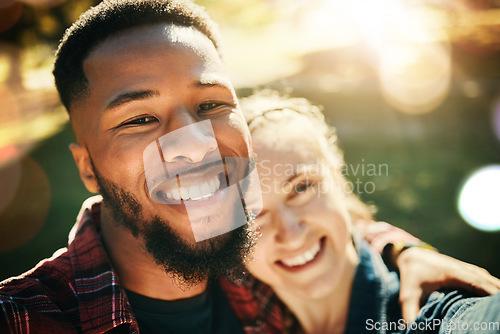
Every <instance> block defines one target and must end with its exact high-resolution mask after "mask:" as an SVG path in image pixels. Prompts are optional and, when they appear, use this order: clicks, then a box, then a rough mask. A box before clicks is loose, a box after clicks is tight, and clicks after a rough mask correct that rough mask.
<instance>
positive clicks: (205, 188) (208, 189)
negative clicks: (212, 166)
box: [165, 175, 220, 201]
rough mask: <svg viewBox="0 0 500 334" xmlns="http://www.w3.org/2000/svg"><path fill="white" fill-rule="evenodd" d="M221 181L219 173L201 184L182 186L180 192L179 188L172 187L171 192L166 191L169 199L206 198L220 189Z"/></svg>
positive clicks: (193, 199)
mask: <svg viewBox="0 0 500 334" xmlns="http://www.w3.org/2000/svg"><path fill="white" fill-rule="evenodd" d="M219 187H220V181H219V175H215V176H214V177H212V178H211V179H210V180H208V181H207V182H205V183H203V184H201V185H193V186H190V187H181V188H180V192H179V189H177V188H175V189H172V190H171V191H170V192H165V196H166V197H167V198H169V199H174V200H177V201H178V200H181V199H182V200H184V201H186V200H192V201H196V200H200V199H205V198H208V197H210V196H212V195H213V194H214V193H216V192H217V190H219Z"/></svg>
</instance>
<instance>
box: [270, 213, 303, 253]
mask: <svg viewBox="0 0 500 334" xmlns="http://www.w3.org/2000/svg"><path fill="white" fill-rule="evenodd" d="M274 216H275V217H274V219H275V223H276V224H277V231H276V232H277V233H276V236H275V238H276V241H277V242H281V243H287V244H294V243H297V244H298V246H301V244H302V240H303V238H304V237H305V230H306V225H305V223H304V222H303V221H302V219H301V218H300V217H299V216H298V215H297V214H296V213H295V212H294V211H293V210H292V209H290V208H285V207H283V208H279V209H278V210H276V213H275V215H274ZM291 246H293V245H291Z"/></svg>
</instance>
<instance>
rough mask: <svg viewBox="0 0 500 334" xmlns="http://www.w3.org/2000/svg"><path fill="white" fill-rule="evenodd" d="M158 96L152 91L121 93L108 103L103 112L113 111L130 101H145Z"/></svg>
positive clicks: (157, 93) (156, 92)
mask: <svg viewBox="0 0 500 334" xmlns="http://www.w3.org/2000/svg"><path fill="white" fill-rule="evenodd" d="M158 95H160V93H159V92H158V91H154V90H143V91H137V92H127V93H123V94H120V95H118V96H117V97H115V98H114V99H113V100H111V102H109V103H108V105H107V106H106V108H105V110H110V109H114V108H116V107H119V106H121V105H123V104H126V103H129V102H132V101H138V100H145V99H149V98H151V97H154V96H158Z"/></svg>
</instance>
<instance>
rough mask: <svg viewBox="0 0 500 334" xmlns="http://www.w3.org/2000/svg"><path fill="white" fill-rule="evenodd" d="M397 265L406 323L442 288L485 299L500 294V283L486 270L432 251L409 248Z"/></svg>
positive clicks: (400, 299)
mask: <svg viewBox="0 0 500 334" xmlns="http://www.w3.org/2000/svg"><path fill="white" fill-rule="evenodd" d="M396 264H397V267H398V269H399V272H400V277H401V290H400V293H399V301H400V303H401V309H402V313H403V318H404V319H405V320H406V321H413V320H414V319H415V317H416V316H417V313H418V311H419V310H420V306H421V305H423V304H424V303H425V301H426V300H427V298H428V297H429V295H430V294H431V293H432V292H433V291H436V290H439V289H441V288H447V289H462V290H467V291H470V292H473V293H477V294H478V295H481V296H486V295H490V294H494V293H497V292H498V291H500V280H499V279H498V278H496V277H493V276H491V275H490V274H489V273H488V271H486V270H485V269H483V268H480V267H477V266H475V265H472V264H469V263H465V262H462V261H459V260H457V259H454V258H452V257H449V256H446V255H443V254H440V253H438V252H435V251H432V250H429V249H424V248H419V247H411V248H408V249H406V250H404V251H403V252H401V254H400V255H399V256H398V258H397V260H396Z"/></svg>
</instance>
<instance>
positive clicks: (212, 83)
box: [194, 76, 232, 89]
mask: <svg viewBox="0 0 500 334" xmlns="http://www.w3.org/2000/svg"><path fill="white" fill-rule="evenodd" d="M194 85H195V86H196V87H221V88H226V89H232V85H231V83H230V81H229V80H227V79H224V78H219V77H216V76H210V77H205V78H202V79H200V80H198V81H196V82H195V83H194Z"/></svg>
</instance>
